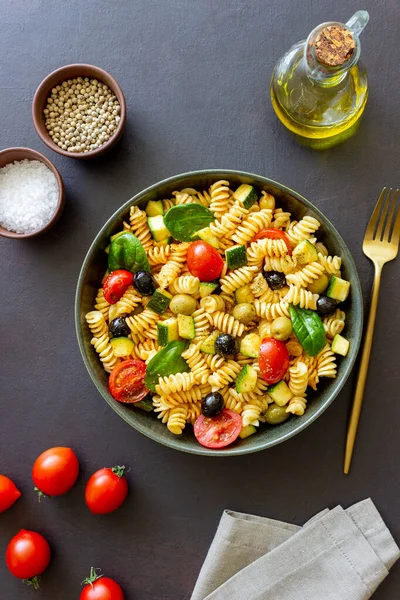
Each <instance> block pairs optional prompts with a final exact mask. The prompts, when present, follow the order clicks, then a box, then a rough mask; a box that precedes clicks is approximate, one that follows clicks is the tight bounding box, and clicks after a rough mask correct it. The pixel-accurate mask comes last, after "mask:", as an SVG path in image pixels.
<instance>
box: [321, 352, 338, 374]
mask: <svg viewBox="0 0 400 600" xmlns="http://www.w3.org/2000/svg"><path fill="white" fill-rule="evenodd" d="M317 372H318V377H331V378H335V377H336V375H337V368H336V356H335V354H334V353H333V352H332V350H331V347H330V345H329V344H327V345H326V346H325V348H324V349H323V350H322V352H320V353H319V354H318V356H317Z"/></svg>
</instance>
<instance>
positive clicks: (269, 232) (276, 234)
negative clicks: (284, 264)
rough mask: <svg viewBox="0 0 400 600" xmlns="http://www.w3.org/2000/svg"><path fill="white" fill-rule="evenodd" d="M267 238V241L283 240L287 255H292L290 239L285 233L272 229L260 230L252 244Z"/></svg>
mask: <svg viewBox="0 0 400 600" xmlns="http://www.w3.org/2000/svg"><path fill="white" fill-rule="evenodd" d="M265 238H268V239H269V240H283V241H284V242H285V244H286V246H287V249H288V254H292V250H293V244H292V242H291V241H290V238H289V236H288V234H287V233H285V232H284V231H281V230H280V229H274V228H273V227H267V229H262V230H261V231H259V232H258V233H257V234H256V235H255V236H254V237H253V240H252V241H253V242H256V241H257V240H263V239H265Z"/></svg>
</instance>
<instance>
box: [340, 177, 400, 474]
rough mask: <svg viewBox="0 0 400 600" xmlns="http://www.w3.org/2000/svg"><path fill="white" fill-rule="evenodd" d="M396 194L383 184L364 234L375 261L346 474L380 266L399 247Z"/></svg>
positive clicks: (368, 253)
mask: <svg viewBox="0 0 400 600" xmlns="http://www.w3.org/2000/svg"><path fill="white" fill-rule="evenodd" d="M398 195H399V190H396V191H395V193H394V194H393V190H392V188H390V190H389V192H388V193H386V188H385V187H384V188H383V190H382V192H381V195H380V196H379V200H378V202H377V203H376V206H375V209H374V212H373V213H372V216H371V219H370V221H369V223H368V227H367V231H366V232H365V236H364V243H363V252H364V254H365V255H366V256H368V258H369V259H371V260H372V262H373V263H374V267H375V276H374V285H373V287H372V295H371V306H370V309H369V317H368V325H367V330H366V334H365V338H364V347H363V351H362V356H361V364H360V371H359V373H358V379H357V385H356V391H355V394H354V401H353V408H352V411H351V416H350V423H349V428H348V430H347V439H346V453H345V459H344V472H345V473H346V474H347V473H348V472H349V470H350V464H351V457H352V455H353V449H354V443H355V440H356V434H357V427H358V422H359V419H360V413H361V406H362V402H363V395H364V388H365V382H366V379H367V373H368V363H369V357H370V354H371V346H372V338H373V335H374V325H375V317H376V309H377V306H378V298H379V288H380V285H381V273H382V267H383V265H384V264H385V263H387V262H389V261H390V260H393V259H394V258H396V256H397V252H398V250H399V237H400V210H397V197H398ZM396 212H397V216H396Z"/></svg>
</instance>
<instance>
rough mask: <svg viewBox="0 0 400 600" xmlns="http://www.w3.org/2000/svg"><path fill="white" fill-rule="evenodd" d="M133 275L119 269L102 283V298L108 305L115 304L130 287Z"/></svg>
mask: <svg viewBox="0 0 400 600" xmlns="http://www.w3.org/2000/svg"><path fill="white" fill-rule="evenodd" d="M132 281H133V273H130V271H125V270H124V269H119V270H118V271H113V272H112V273H110V274H109V275H108V276H107V277H106V278H105V280H104V282H103V292H104V298H105V299H106V300H107V302H109V303H110V304H115V303H116V302H118V300H119V299H120V298H122V296H123V295H124V294H125V292H126V290H127V289H128V287H129V286H130V285H132Z"/></svg>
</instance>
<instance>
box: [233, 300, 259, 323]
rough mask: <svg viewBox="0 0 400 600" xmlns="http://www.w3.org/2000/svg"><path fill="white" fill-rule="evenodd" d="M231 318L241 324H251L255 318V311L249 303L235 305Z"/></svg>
mask: <svg viewBox="0 0 400 600" xmlns="http://www.w3.org/2000/svg"><path fill="white" fill-rule="evenodd" d="M232 314H233V316H234V317H235V319H237V320H238V321H240V322H241V323H251V321H254V319H255V318H256V316H257V315H256V309H255V308H254V306H253V305H252V304H250V303H249V302H244V303H243V304H236V306H235V308H234V309H233V313H232Z"/></svg>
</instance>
